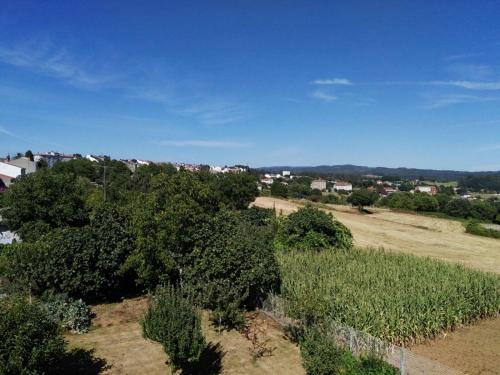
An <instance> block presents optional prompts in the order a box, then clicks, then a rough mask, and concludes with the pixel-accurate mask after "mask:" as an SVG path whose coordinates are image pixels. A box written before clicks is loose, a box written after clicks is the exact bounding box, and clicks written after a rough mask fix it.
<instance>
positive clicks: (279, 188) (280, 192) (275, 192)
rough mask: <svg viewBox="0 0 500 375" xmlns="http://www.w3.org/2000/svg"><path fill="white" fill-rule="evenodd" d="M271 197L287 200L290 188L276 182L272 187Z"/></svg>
mask: <svg viewBox="0 0 500 375" xmlns="http://www.w3.org/2000/svg"><path fill="white" fill-rule="evenodd" d="M271 195H272V196H273V197H280V198H286V197H287V196H288V187H287V186H286V185H285V184H282V183H281V182H279V181H274V182H273V183H272V185H271Z"/></svg>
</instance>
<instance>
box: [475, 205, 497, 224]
mask: <svg viewBox="0 0 500 375" xmlns="http://www.w3.org/2000/svg"><path fill="white" fill-rule="evenodd" d="M496 214H497V209H496V207H495V206H494V205H493V204H492V203H490V202H488V201H474V202H473V203H472V207H471V210H470V216H471V217H472V218H473V219H477V220H483V221H492V220H493V219H494V218H495V216H496Z"/></svg>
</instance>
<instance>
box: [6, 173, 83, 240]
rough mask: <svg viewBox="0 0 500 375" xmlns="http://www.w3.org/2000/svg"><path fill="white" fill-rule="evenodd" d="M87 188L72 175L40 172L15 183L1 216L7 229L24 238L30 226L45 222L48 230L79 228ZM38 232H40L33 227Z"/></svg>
mask: <svg viewBox="0 0 500 375" xmlns="http://www.w3.org/2000/svg"><path fill="white" fill-rule="evenodd" d="M87 191H88V185H87V184H86V183H85V182H83V181H80V180H78V179H77V178H76V177H75V176H73V175H67V174H56V173H54V172H53V171H51V170H47V169H42V170H40V171H37V172H36V173H32V174H29V175H27V176H23V177H21V178H19V179H16V180H15V182H14V183H13V184H12V186H10V187H9V189H8V190H7V191H6V192H5V197H4V200H5V202H4V204H5V206H6V209H5V210H4V211H3V212H2V216H3V219H4V221H5V222H6V223H7V225H8V226H9V228H10V229H12V230H18V229H20V228H23V230H22V231H21V234H22V235H25V236H26V237H27V238H32V237H34V236H30V235H29V226H30V225H31V224H32V223H34V222H35V223H37V222H44V223H46V224H47V225H48V226H50V227H51V228H56V227H63V226H82V225H84V224H85V223H86V222H87V220H88V215H87V212H86V210H85V207H84V197H85V195H86V193H87ZM35 226H36V228H37V230H38V229H39V228H40V226H39V225H38V224H35Z"/></svg>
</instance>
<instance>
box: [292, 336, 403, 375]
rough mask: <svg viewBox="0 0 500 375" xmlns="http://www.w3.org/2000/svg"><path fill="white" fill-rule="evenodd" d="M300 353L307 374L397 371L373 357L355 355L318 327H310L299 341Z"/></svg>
mask: <svg viewBox="0 0 500 375" xmlns="http://www.w3.org/2000/svg"><path fill="white" fill-rule="evenodd" d="M300 353H301V355H302V360H303V363H304V368H305V370H306V372H307V374H308V375H334V374H347V375H367V374H368V375H397V374H399V371H398V370H397V369H396V368H395V367H393V366H391V365H390V364H388V363H387V362H385V361H383V360H382V359H379V358H375V357H371V356H370V357H360V358H357V357H355V356H354V355H353V354H352V353H351V352H350V351H348V350H347V349H344V348H342V347H339V346H337V345H335V343H334V342H333V341H332V340H331V339H330V338H329V337H328V336H327V335H326V334H324V333H323V332H321V331H319V330H318V329H315V328H313V329H311V330H310V331H308V332H307V333H306V335H305V336H304V338H303V339H302V340H301V342H300Z"/></svg>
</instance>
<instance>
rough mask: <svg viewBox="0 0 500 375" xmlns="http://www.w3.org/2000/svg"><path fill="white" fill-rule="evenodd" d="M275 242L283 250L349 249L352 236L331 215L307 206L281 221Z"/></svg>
mask: <svg viewBox="0 0 500 375" xmlns="http://www.w3.org/2000/svg"><path fill="white" fill-rule="evenodd" d="M276 241H277V244H278V246H279V247H285V248H298V249H324V248H327V247H336V248H339V249H350V248H351V247H352V234H351V231H350V230H349V229H348V228H347V227H346V226H344V225H343V224H342V223H340V222H339V221H337V220H334V219H333V216H332V215H331V214H327V213H325V212H323V211H321V210H318V209H317V208H313V207H310V206H308V207H305V208H300V209H299V210H298V211H297V212H294V213H292V214H290V215H289V216H288V217H286V218H283V219H282V221H281V223H280V226H279V229H278V234H277V238H276Z"/></svg>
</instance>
